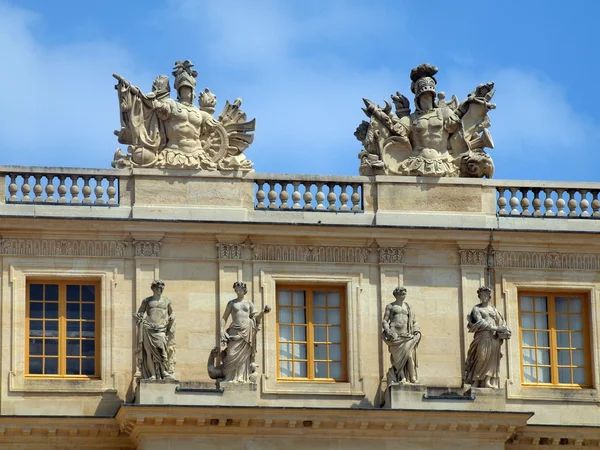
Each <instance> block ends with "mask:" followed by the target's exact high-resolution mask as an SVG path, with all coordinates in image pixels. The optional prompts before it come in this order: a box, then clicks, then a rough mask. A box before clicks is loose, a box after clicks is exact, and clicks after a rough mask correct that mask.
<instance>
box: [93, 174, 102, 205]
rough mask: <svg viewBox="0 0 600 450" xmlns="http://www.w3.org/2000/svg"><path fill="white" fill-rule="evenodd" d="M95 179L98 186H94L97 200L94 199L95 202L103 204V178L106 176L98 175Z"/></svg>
mask: <svg viewBox="0 0 600 450" xmlns="http://www.w3.org/2000/svg"><path fill="white" fill-rule="evenodd" d="M94 179H95V180H96V187H95V188H94V195H95V196H96V200H95V201H94V203H96V204H97V205H103V204H104V199H103V198H102V196H103V195H104V187H102V180H103V179H104V177H101V176H96V177H94Z"/></svg>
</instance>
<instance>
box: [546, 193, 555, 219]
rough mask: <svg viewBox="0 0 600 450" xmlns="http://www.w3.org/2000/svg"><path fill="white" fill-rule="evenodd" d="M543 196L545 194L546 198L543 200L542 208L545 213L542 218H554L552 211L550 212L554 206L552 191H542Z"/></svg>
mask: <svg viewBox="0 0 600 450" xmlns="http://www.w3.org/2000/svg"><path fill="white" fill-rule="evenodd" d="M544 194H546V198H545V199H544V208H545V209H546V212H545V213H544V216H548V217H552V216H554V211H552V206H554V200H552V197H551V195H552V189H544Z"/></svg>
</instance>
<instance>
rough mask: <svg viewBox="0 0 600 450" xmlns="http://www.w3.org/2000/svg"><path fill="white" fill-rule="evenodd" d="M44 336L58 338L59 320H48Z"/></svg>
mask: <svg viewBox="0 0 600 450" xmlns="http://www.w3.org/2000/svg"><path fill="white" fill-rule="evenodd" d="M44 324H45V327H44V336H46V337H56V338H57V337H58V320H46V321H45V322H44Z"/></svg>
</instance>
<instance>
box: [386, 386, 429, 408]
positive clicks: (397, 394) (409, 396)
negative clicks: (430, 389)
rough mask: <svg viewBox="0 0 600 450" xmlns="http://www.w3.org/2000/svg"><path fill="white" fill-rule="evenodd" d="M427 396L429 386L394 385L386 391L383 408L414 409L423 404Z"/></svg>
mask: <svg viewBox="0 0 600 450" xmlns="http://www.w3.org/2000/svg"><path fill="white" fill-rule="evenodd" d="M425 394H427V386H423V385H422V384H392V385H390V386H388V388H387V389H386V390H385V404H384V406H383V407H384V408H388V409H407V408H409V409H410V408H414V407H415V406H414V405H415V404H422V401H423V395H425ZM409 405H411V406H409Z"/></svg>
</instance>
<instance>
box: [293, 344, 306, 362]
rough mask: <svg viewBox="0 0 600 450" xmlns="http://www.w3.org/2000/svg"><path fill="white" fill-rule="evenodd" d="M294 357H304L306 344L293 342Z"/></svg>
mask: <svg viewBox="0 0 600 450" xmlns="http://www.w3.org/2000/svg"><path fill="white" fill-rule="evenodd" d="M294 359H306V344H294Z"/></svg>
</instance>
